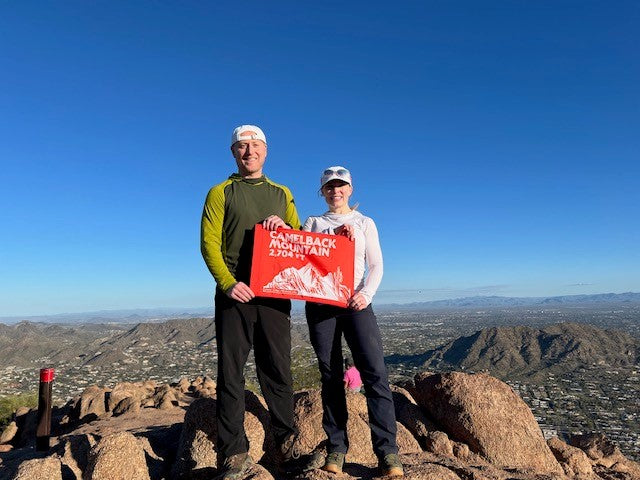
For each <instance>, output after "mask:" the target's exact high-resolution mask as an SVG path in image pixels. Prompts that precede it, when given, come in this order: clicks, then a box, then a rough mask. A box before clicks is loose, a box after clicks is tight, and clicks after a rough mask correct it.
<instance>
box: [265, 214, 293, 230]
mask: <svg viewBox="0 0 640 480" xmlns="http://www.w3.org/2000/svg"><path fill="white" fill-rule="evenodd" d="M262 227H263V228H264V229H265V230H277V229H278V228H291V227H290V226H289V225H287V224H286V223H284V220H282V219H281V218H280V217H279V216H277V215H269V216H268V217H267V218H266V219H265V220H264V221H263V222H262Z"/></svg>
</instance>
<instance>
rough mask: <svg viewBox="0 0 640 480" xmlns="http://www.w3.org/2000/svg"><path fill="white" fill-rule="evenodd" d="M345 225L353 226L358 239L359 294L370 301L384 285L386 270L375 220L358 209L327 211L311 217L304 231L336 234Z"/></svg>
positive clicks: (356, 271)
mask: <svg viewBox="0 0 640 480" xmlns="http://www.w3.org/2000/svg"><path fill="white" fill-rule="evenodd" d="M341 225H352V226H353V232H354V238H355V242H356V245H355V258H354V265H353V267H354V269H353V283H354V285H355V293H360V294H361V295H362V296H364V297H365V299H366V300H367V304H369V303H371V300H372V299H373V296H374V295H375V294H376V291H377V290H378V287H379V286H380V282H381V281H382V272H383V264H382V250H381V249H380V240H379V239H378V229H377V228H376V224H375V222H374V221H373V220H372V219H371V218H369V217H366V216H364V215H363V214H361V213H360V212H358V211H356V210H352V211H351V212H349V213H343V214H341V213H332V212H326V213H324V214H323V215H322V216H320V217H309V218H307V220H306V221H305V222H304V225H303V226H302V230H305V231H307V232H318V233H328V234H330V235H333V234H334V233H335V229H336V228H338V227H339V226H341ZM366 270H368V273H367V272H366ZM366 273H367V274H366ZM365 274H366V276H365Z"/></svg>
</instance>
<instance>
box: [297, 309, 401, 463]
mask: <svg viewBox="0 0 640 480" xmlns="http://www.w3.org/2000/svg"><path fill="white" fill-rule="evenodd" d="M305 311H306V314H307V323H308V325H309V335H310V337H311V344H312V345H313V348H314V350H315V352H316V355H317V357H318V365H319V367H320V376H321V381H322V406H323V416H322V427H323V428H324V431H325V433H326V434H327V437H328V441H329V444H328V446H327V450H328V451H329V452H342V453H347V450H348V448H349V441H348V439H347V402H346V397H345V391H344V384H343V377H344V373H343V369H342V365H343V363H342V362H343V359H342V334H343V333H344V337H345V339H346V341H347V345H349V348H350V349H351V354H352V355H353V363H354V364H355V366H356V368H357V369H358V370H359V371H360V376H361V377H362V383H363V385H364V392H365V396H366V397H367V410H368V413H369V426H370V427H371V440H372V442H373V451H374V452H375V454H376V455H377V456H378V457H383V456H384V455H387V454H389V453H398V446H397V443H396V415H395V409H394V405H393V397H392V395H391V389H390V388H389V379H388V376H387V367H386V366H385V364H384V354H383V351H382V339H381V338H380V329H379V328H378V322H377V321H376V317H375V315H374V313H373V309H372V308H371V305H369V306H368V307H367V308H365V309H364V310H361V311H359V312H356V311H354V310H349V309H346V308H340V307H334V306H331V305H321V304H317V303H311V302H307V304H306V307H305Z"/></svg>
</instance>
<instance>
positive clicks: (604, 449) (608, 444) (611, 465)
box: [569, 433, 640, 480]
mask: <svg viewBox="0 0 640 480" xmlns="http://www.w3.org/2000/svg"><path fill="white" fill-rule="evenodd" d="M569 444H570V445H572V446H574V447H577V448H579V449H581V450H582V451H584V453H585V454H586V455H587V456H588V457H589V458H590V459H591V460H592V464H593V466H594V471H595V472H596V473H597V474H599V475H601V476H602V475H603V472H606V469H611V470H613V471H615V472H619V473H622V474H623V475H624V476H623V478H633V479H638V480H640V464H638V463H637V462H634V461H632V460H629V459H627V457H625V456H624V455H623V454H622V452H620V449H619V448H618V447H617V446H616V445H615V444H614V443H613V442H612V441H611V440H609V439H608V438H607V437H606V436H605V435H603V434H601V433H591V434H586V435H573V436H571V437H570V438H569ZM613 477H616V475H613Z"/></svg>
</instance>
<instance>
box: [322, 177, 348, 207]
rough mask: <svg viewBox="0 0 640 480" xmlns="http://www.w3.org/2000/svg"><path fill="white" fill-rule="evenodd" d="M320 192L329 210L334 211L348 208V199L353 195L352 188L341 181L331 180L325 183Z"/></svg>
mask: <svg viewBox="0 0 640 480" xmlns="http://www.w3.org/2000/svg"><path fill="white" fill-rule="evenodd" d="M320 191H321V192H322V196H323V197H324V199H325V201H326V202H327V205H329V208H330V209H332V210H334V209H339V208H341V207H345V206H346V207H348V206H349V197H351V194H352V193H353V187H352V186H351V185H349V184H348V183H347V182H343V181H342V180H331V181H330V182H327V183H325V184H324V186H323V187H322V189H321V190H320Z"/></svg>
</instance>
